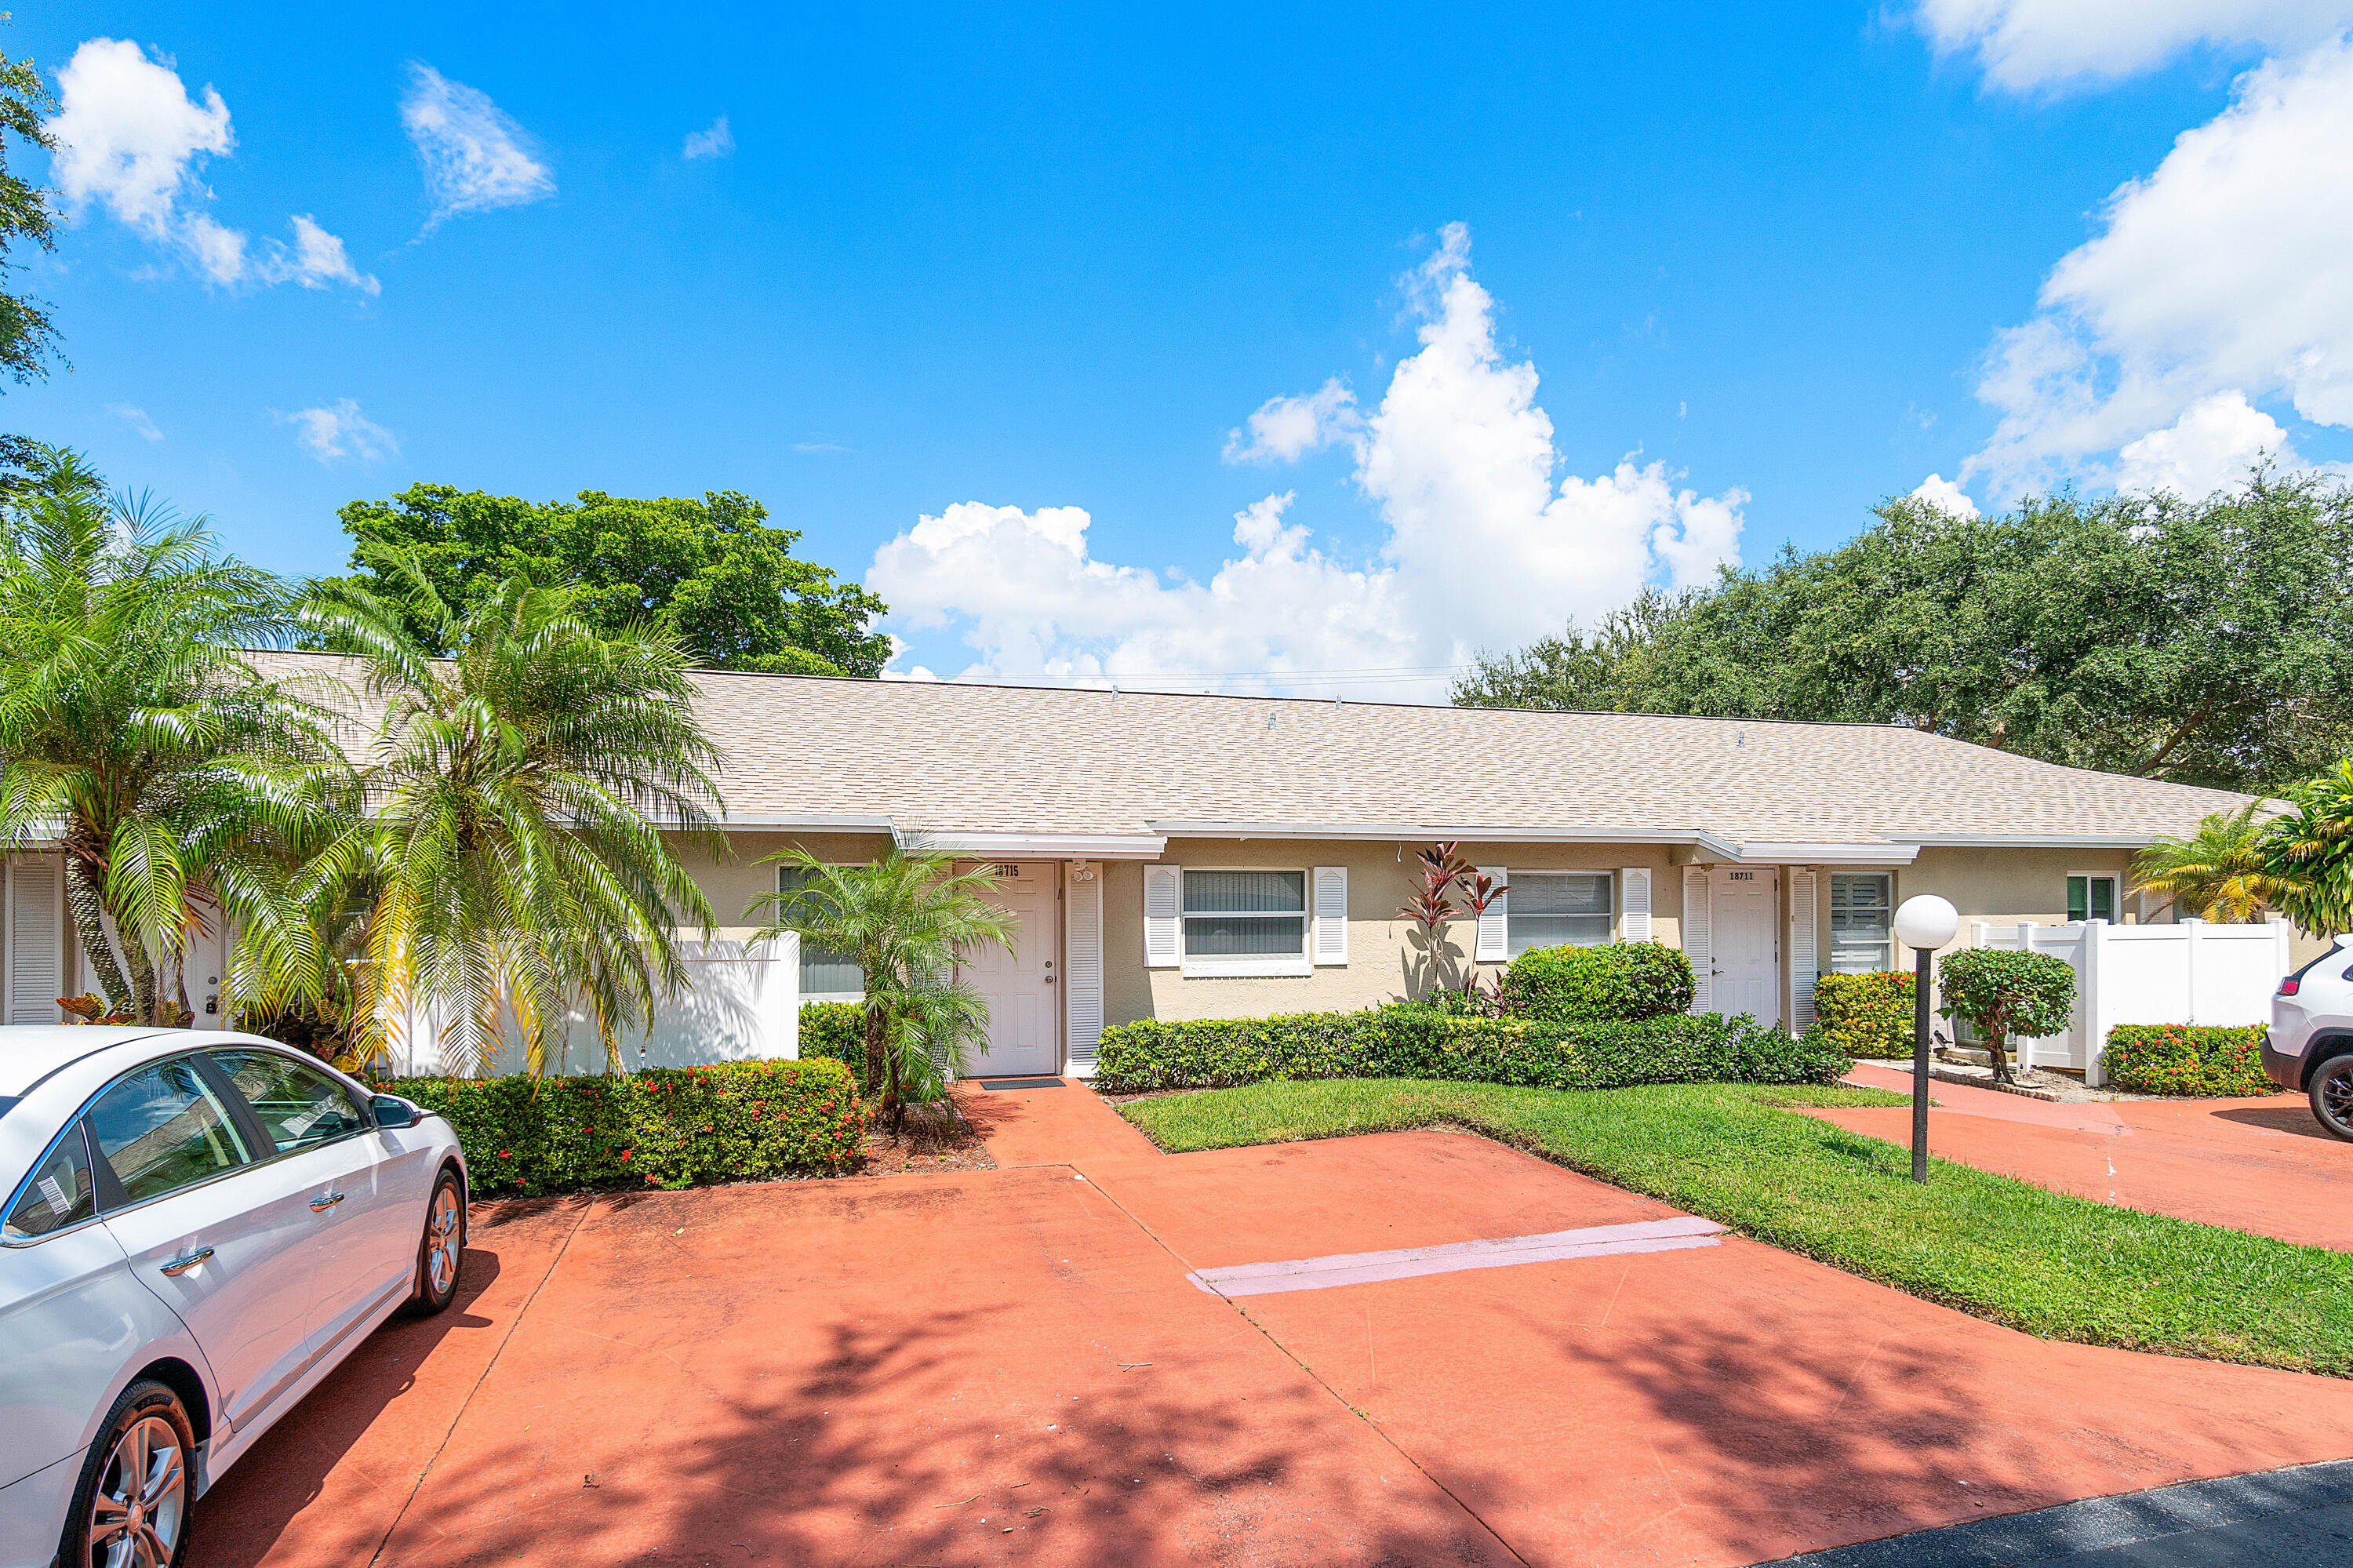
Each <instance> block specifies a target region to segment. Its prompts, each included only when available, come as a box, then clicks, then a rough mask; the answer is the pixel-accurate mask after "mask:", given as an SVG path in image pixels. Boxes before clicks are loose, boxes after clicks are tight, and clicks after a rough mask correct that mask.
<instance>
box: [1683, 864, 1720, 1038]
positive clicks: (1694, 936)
mask: <svg viewBox="0 0 2353 1568" xmlns="http://www.w3.org/2000/svg"><path fill="white" fill-rule="evenodd" d="M1707 888H1708V876H1707V867H1705V866H1704V865H1687V866H1685V867H1683V955H1684V956H1685V957H1686V958H1688V959H1691V967H1692V1011H1693V1012H1715V1009H1714V1008H1713V1007H1711V1006H1710V1005H1709V1001H1710V1000H1711V999H1710V997H1709V994H1708V993H1709V992H1710V991H1713V990H1715V987H1713V986H1712V985H1710V984H1709V983H1708V980H1709V975H1708V970H1709V969H1710V968H1712V967H1713V966H1714V964H1715V950H1714V948H1712V947H1711V946H1710V945H1709V942H1708V937H1707V914H1708V910H1707Z"/></svg>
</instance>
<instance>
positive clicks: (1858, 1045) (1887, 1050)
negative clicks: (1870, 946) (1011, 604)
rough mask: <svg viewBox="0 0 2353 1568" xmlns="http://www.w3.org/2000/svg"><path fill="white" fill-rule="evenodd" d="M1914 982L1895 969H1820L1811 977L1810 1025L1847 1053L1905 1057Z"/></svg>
mask: <svg viewBox="0 0 2353 1568" xmlns="http://www.w3.org/2000/svg"><path fill="white" fill-rule="evenodd" d="M1914 990H1915V981H1914V979H1913V977H1912V976H1910V975H1908V974H1905V973H1903V972H1902V971H1900V970H1890V969H1882V970H1878V971H1876V972H1873V973H1869V974H1859V975H1824V976H1822V977H1821V978H1820V980H1816V981H1815V982H1814V1019H1815V1022H1816V1025H1817V1026H1818V1027H1819V1028H1820V1030H1821V1031H1822V1033H1823V1036H1824V1037H1825V1038H1826V1039H1827V1040H1828V1041H1829V1042H1830V1044H1832V1045H1834V1046H1836V1047H1837V1048H1838V1049H1839V1050H1841V1051H1842V1052H1844V1053H1845V1054H1848V1055H1850V1056H1863V1057H1878V1058H1880V1059H1882V1060H1885V1059H1888V1058H1891V1057H1908V1056H1910V1055H1911V1054H1912V1023H1913V1018H1912V1002H1913V994H1914Z"/></svg>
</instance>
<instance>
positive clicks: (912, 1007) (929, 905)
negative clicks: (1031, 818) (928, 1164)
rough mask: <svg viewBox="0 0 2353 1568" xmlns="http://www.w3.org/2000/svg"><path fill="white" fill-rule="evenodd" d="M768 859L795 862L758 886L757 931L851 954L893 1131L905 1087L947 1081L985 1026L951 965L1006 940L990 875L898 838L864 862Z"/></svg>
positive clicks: (875, 1073)
mask: <svg viewBox="0 0 2353 1568" xmlns="http://www.w3.org/2000/svg"><path fill="white" fill-rule="evenodd" d="M764 863H765V864H778V865H785V866H788V867H791V868H792V869H793V870H794V871H796V872H797V873H798V877H797V882H798V885H797V886H795V887H792V888H789V889H786V890H785V891H781V892H777V893H771V894H766V895H762V896H761V897H760V898H759V899H757V900H755V901H754V903H753V905H752V907H751V910H750V912H749V914H750V916H751V917H753V918H757V917H759V916H763V915H765V916H767V917H768V920H767V924H766V925H765V926H764V927H762V928H761V930H760V932H759V935H760V937H761V938H772V937H776V936H777V935H780V934H781V933H783V932H786V931H797V932H799V933H800V936H801V939H802V940H803V941H805V942H809V943H814V944H817V945H819V946H822V947H825V948H831V949H832V950H834V951H836V952H839V953H843V954H847V955H849V957H850V958H851V959H854V960H855V961H856V963H857V965H858V969H859V973H860V975H861V976H862V977H863V980H864V987H865V996H864V1002H863V1005H864V1008H865V1012H866V1072H865V1087H866V1092H867V1093H868V1094H870V1095H871V1094H878V1093H879V1094H880V1095H881V1103H882V1108H883V1111H884V1112H885V1114H886V1115H888V1116H889V1117H890V1118H891V1125H892V1129H893V1130H894V1131H895V1130H896V1129H897V1128H899V1126H900V1125H901V1123H902V1118H903V1114H904V1113H903V1110H902V1107H903V1105H904V1104H905V1102H906V1101H907V1100H909V1099H910V1098H913V1099H922V1098H924V1097H932V1096H935V1095H936V1094H938V1093H940V1092H942V1091H943V1089H944V1083H943V1081H942V1076H943V1072H945V1073H947V1074H953V1073H954V1072H955V1071H957V1070H959V1069H960V1067H961V1065H962V1061H961V1058H962V1054H963V1052H964V1051H965V1048H967V1047H968V1046H969V1045H971V1044H976V1043H977V1042H978V1041H979V1040H980V1039H981V1038H982V1037H983V1036H984V1035H985V1033H986V1031H987V1023H988V1012H987V1003H986V1002H984V1001H982V999H981V998H980V997H979V996H978V995H977V994H976V992H974V991H972V990H971V988H970V987H969V986H967V985H965V983H964V982H963V981H962V980H959V979H957V978H956V976H955V965H956V961H957V960H958V959H960V958H963V957H965V956H966V955H969V954H970V953H972V952H974V951H975V950H976V949H978V948H984V947H990V946H996V947H1003V948H1010V947H1011V946H1012V945H1013V918H1012V916H1009V915H1008V914H1007V913H1006V912H1005V911H1004V910H1002V909H1000V908H998V907H997V906H995V905H994V904H991V903H990V902H989V901H988V896H987V895H988V893H989V892H990V890H991V889H992V888H994V887H995V885H996V883H995V880H994V879H993V878H992V877H990V876H989V875H988V874H987V873H985V872H979V871H965V872H959V871H957V870H955V861H954V859H953V857H951V856H949V855H946V854H944V853H937V852H935V851H931V850H926V849H923V847H921V846H920V845H918V846H915V847H913V848H902V846H900V845H898V844H896V843H894V844H892V846H891V847H890V848H889V849H887V850H885V851H884V852H883V853H882V855H881V858H880V859H879V860H876V861H875V862H874V863H872V864H871V865H857V866H843V865H828V864H827V863H824V862H822V861H820V860H818V858H817V857H816V856H814V855H812V854H810V853H808V852H807V851H806V850H802V849H797V848H796V849H791V850H786V851H785V852H784V853H781V854H776V855H772V856H770V857H769V858H768V860H767V861H766V862H764Z"/></svg>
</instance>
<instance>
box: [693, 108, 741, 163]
mask: <svg viewBox="0 0 2353 1568" xmlns="http://www.w3.org/2000/svg"><path fill="white" fill-rule="evenodd" d="M734 151H735V132H733V131H730V130H729V129H727V116H725V115H724V114H723V115H721V116H720V117H719V118H718V119H716V120H714V121H712V122H711V124H710V127H709V128H708V129H707V130H702V131H690V132H687V133H686V145H685V146H683V147H681V149H679V155H680V156H681V157H683V158H723V157H726V156H727V155H728V154H731V153H733V152H734Z"/></svg>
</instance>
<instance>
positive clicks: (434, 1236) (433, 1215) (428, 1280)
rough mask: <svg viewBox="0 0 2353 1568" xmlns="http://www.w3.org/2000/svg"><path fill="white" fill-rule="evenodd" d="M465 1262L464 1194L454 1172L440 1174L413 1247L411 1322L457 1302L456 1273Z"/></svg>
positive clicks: (434, 1184) (429, 1315)
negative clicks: (414, 1275)
mask: <svg viewBox="0 0 2353 1568" xmlns="http://www.w3.org/2000/svg"><path fill="white" fill-rule="evenodd" d="M465 1262H466V1194H465V1190H464V1189H463V1188H462V1187H460V1186H459V1183H458V1173H457V1172H456V1171H442V1172H441V1176H440V1179H439V1180H438V1181H435V1182H434V1183H433V1198H432V1201H431V1202H427V1204H426V1205H425V1235H424V1238H423V1239H422V1240H421V1241H419V1242H418V1243H417V1285H416V1287H415V1288H414V1289H413V1290H412V1291H411V1292H410V1294H409V1298H408V1312H409V1316H411V1317H413V1318H430V1317H431V1316H433V1314H435V1313H436V1312H441V1311H446V1310H448V1306H449V1303H450V1302H452V1301H455V1300H456V1299H458V1272H459V1269H460V1268H462V1267H464V1266H465Z"/></svg>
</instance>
